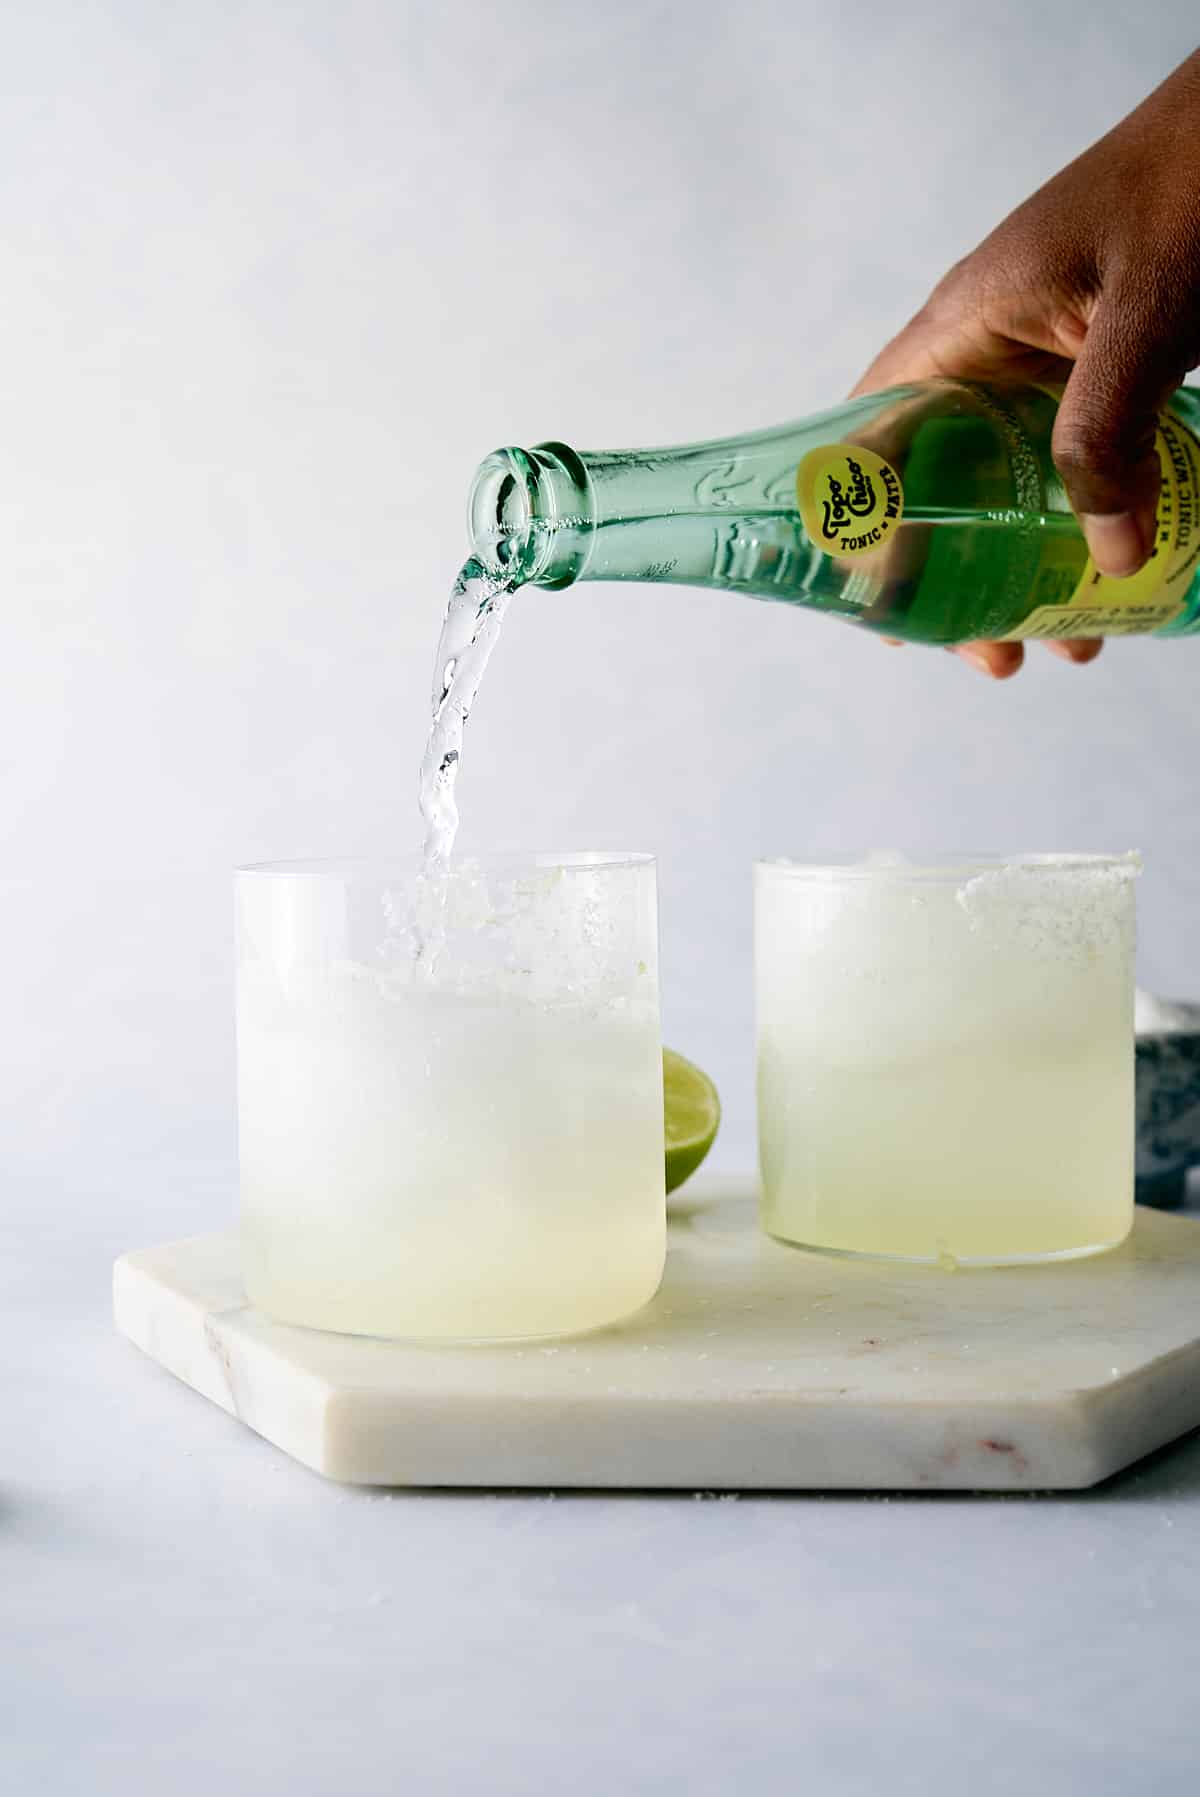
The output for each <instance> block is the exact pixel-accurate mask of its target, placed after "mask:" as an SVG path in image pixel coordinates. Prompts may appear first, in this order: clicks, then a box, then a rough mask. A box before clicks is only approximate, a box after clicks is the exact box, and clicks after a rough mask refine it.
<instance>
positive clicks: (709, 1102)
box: [663, 1048, 721, 1192]
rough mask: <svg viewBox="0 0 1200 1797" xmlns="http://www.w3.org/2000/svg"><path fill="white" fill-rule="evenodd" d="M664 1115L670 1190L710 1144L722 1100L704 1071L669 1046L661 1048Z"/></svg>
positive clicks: (681, 1181) (718, 1117)
mask: <svg viewBox="0 0 1200 1797" xmlns="http://www.w3.org/2000/svg"><path fill="white" fill-rule="evenodd" d="M663 1117H664V1122H665V1126H666V1127H665V1134H666V1143H667V1190H668V1192H673V1191H674V1190H675V1188H676V1186H681V1185H682V1184H683V1182H684V1180H685V1179H687V1178H688V1177H689V1176H690V1175H691V1174H693V1173H694V1172H695V1171H696V1168H697V1167H698V1166H699V1165H700V1162H701V1161H702V1160H703V1159H704V1157H705V1155H706V1154H707V1153H708V1151H709V1149H710V1148H711V1147H712V1145H713V1141H714V1139H715V1137H716V1133H717V1126H718V1124H719V1123H720V1121H721V1100H720V1099H719V1098H718V1097H717V1088H716V1087H715V1086H714V1085H713V1083H712V1081H711V1080H710V1079H709V1077H708V1075H707V1073H701V1071H700V1069H699V1067H693V1065H692V1063H691V1062H690V1061H685V1060H684V1058H683V1056H682V1055H681V1054H675V1053H674V1052H673V1050H671V1049H669V1048H664V1049H663Z"/></svg>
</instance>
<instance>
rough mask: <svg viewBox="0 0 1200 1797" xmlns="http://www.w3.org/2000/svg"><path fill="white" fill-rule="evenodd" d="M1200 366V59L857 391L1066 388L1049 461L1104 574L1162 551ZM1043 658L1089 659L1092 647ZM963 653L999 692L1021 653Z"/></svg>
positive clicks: (945, 289)
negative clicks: (1164, 493)
mask: <svg viewBox="0 0 1200 1797" xmlns="http://www.w3.org/2000/svg"><path fill="white" fill-rule="evenodd" d="M1198 363H1200V51H1197V52H1196V53H1195V54H1194V55H1192V56H1190V57H1189V58H1188V60H1187V61H1186V62H1185V63H1182V64H1181V65H1180V67H1179V68H1178V69H1176V71H1175V73H1174V74H1173V75H1171V76H1169V77H1168V78H1167V80H1166V81H1164V82H1163V84H1162V86H1161V87H1158V88H1156V89H1155V91H1154V92H1153V93H1152V94H1151V95H1150V97H1149V98H1148V99H1147V100H1144V101H1143V102H1142V104H1141V105H1140V106H1139V107H1138V108H1137V109H1136V111H1134V112H1131V113H1130V114H1129V116H1128V118H1125V119H1123V120H1122V121H1121V123H1120V124H1119V125H1117V126H1116V127H1115V129H1114V130H1112V131H1110V132H1109V133H1108V135H1107V136H1106V137H1102V138H1101V139H1100V141H1099V143H1096V144H1093V145H1092V147H1091V149H1090V150H1085V151H1084V153H1083V155H1082V156H1079V157H1077V158H1076V160H1075V161H1074V162H1072V163H1069V164H1068V166H1067V167H1066V168H1065V169H1063V170H1062V172H1061V173H1060V174H1057V175H1055V176H1054V178H1053V180H1051V181H1048V182H1047V183H1046V185H1045V186H1044V187H1042V188H1039V189H1038V191H1037V193H1035V194H1034V195H1033V196H1032V197H1031V198H1030V199H1028V200H1026V201H1025V202H1024V204H1023V205H1021V206H1018V207H1017V209H1016V211H1015V212H1012V213H1010V214H1009V216H1008V217H1007V218H1006V219H1005V220H1004V221H1003V223H1002V224H1000V225H998V226H997V227H996V229H995V230H994V231H993V232H992V233H991V235H990V236H989V237H986V238H985V239H984V240H983V242H982V243H981V244H980V245H979V247H978V249H975V250H972V251H971V253H970V255H969V256H966V257H965V258H964V259H963V261H961V262H957V263H955V265H954V267H953V268H952V269H951V270H950V271H949V273H948V274H947V275H946V276H945V277H944V278H943V279H942V280H941V281H939V283H938V285H937V286H936V287H935V288H934V290H933V292H932V293H931V294H930V296H929V298H928V299H927V300H926V302H925V304H924V305H923V306H922V307H921V310H920V311H919V312H918V313H917V315H916V317H915V318H913V319H912V320H911V321H910V322H909V323H908V324H907V325H906V326H905V327H904V329H903V330H902V331H901V332H900V334H899V336H897V337H894V338H893V339H892V341H891V342H890V343H889V344H888V345H887V346H886V348H884V349H883V350H882V351H881V352H880V354H879V355H878V356H877V357H876V358H875V360H874V362H872V364H871V366H870V368H868V369H867V372H866V373H865V374H864V376H863V378H862V380H861V381H860V382H859V383H858V386H857V387H856V388H855V392H856V393H870V392H873V391H874V390H876V389H878V388H882V387H896V386H900V385H902V384H903V383H905V382H907V381H918V380H926V379H928V378H930V377H931V376H934V375H949V376H955V377H958V378H962V379H966V380H989V379H1001V378H1003V379H1008V380H1028V381H1058V382H1062V383H1064V384H1065V391H1064V393H1063V398H1062V404H1061V406H1060V407H1059V412H1058V420H1057V422H1056V424H1055V427H1054V442H1053V450H1054V460H1055V464H1056V465H1057V467H1058V471H1059V473H1060V474H1061V476H1062V479H1063V484H1064V486H1065V487H1066V490H1067V494H1068V496H1069V498H1070V501H1071V504H1072V506H1073V507H1074V509H1075V513H1076V516H1077V517H1078V519H1079V522H1080V524H1081V525H1082V527H1083V530H1084V533H1085V535H1086V537H1087V541H1088V547H1089V549H1090V551H1091V555H1092V559H1093V561H1094V562H1095V564H1096V566H1097V568H1099V570H1100V572H1101V573H1102V574H1111V575H1116V576H1123V575H1127V574H1134V573H1136V572H1137V570H1138V569H1139V568H1140V567H1141V566H1142V564H1143V563H1144V562H1145V561H1146V559H1147V557H1148V555H1149V553H1150V550H1151V547H1152V545H1153V541H1154V515H1155V505H1156V501H1157V497H1158V489H1159V469H1158V460H1157V457H1156V455H1155V450H1154V430H1155V418H1156V414H1157V413H1158V412H1159V411H1160V410H1161V409H1162V407H1163V406H1164V405H1165V404H1166V401H1167V399H1168V398H1169V396H1170V395H1171V393H1172V392H1173V391H1174V390H1175V388H1176V387H1179V386H1181V385H1182V384H1183V380H1184V377H1185V375H1186V374H1187V373H1188V371H1189V370H1190V369H1192V368H1195V367H1196V366H1197V364H1198ZM1047 647H1048V648H1049V649H1050V650H1051V651H1052V653H1054V654H1055V655H1059V656H1061V657H1062V658H1063V659H1064V660H1066V661H1073V662H1087V661H1094V660H1095V658H1096V656H1097V655H1099V653H1100V649H1101V647H1102V644H1101V642H1100V641H1098V640H1095V639H1087V640H1081V641H1077V642H1054V643H1049V644H1047ZM957 653H958V654H959V655H961V656H963V657H964V658H965V659H966V660H967V661H969V662H971V663H972V665H973V666H975V667H978V668H980V669H981V670H982V671H983V672H984V673H986V674H990V675H992V676H993V677H994V678H996V679H998V680H1004V679H1007V678H1008V676H1009V675H1011V674H1015V673H1016V672H1017V670H1018V669H1019V668H1020V666H1021V664H1022V661H1023V660H1024V656H1025V649H1024V644H1022V643H1019V642H1017V643H966V644H963V645H962V646H961V647H960V648H959V649H958V650H957Z"/></svg>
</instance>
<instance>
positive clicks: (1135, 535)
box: [1079, 512, 1146, 580]
mask: <svg viewBox="0 0 1200 1797" xmlns="http://www.w3.org/2000/svg"><path fill="white" fill-rule="evenodd" d="M1079 522H1080V523H1081V524H1082V525H1083V534H1084V536H1085V537H1086V538H1087V546H1088V549H1089V550H1090V551H1091V556H1092V560H1093V561H1094V562H1095V564H1096V566H1097V568H1099V570H1100V572H1101V574H1111V575H1112V576H1113V577H1114V578H1115V579H1117V580H1123V579H1124V578H1125V576H1126V575H1127V574H1136V573H1137V571H1138V569H1139V568H1140V567H1141V565H1142V563H1143V562H1144V561H1145V559H1146V551H1145V548H1144V547H1143V544H1142V533H1141V531H1140V530H1139V528H1138V521H1137V519H1136V518H1135V517H1134V515H1133V513H1132V512H1085V513H1084V514H1083V516H1082V517H1081V518H1080V520H1079Z"/></svg>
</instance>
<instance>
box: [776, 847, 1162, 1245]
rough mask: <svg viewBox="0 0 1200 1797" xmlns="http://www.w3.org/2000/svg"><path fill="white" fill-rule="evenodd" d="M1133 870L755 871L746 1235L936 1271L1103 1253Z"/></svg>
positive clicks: (973, 865) (1125, 1196) (1117, 1115)
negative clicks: (754, 1088)
mask: <svg viewBox="0 0 1200 1797" xmlns="http://www.w3.org/2000/svg"><path fill="white" fill-rule="evenodd" d="M1140 865H1141V864H1140V861H1139V859H1138V857H1137V856H1135V855H1126V856H1114V857H1106V856H1085V855H1068V856H1022V857H1018V858H1015V859H1008V860H1005V859H994V860H989V859H971V860H965V861H961V862H953V863H947V864H942V865H937V866H930V867H920V866H910V865H907V864H902V863H901V864H895V863H890V862H886V863H873V862H866V863H862V864H857V865H853V864H851V865H843V866H826V867H819V866H806V865H803V864H800V863H797V862H791V861H764V862H760V863H759V864H758V866H757V868H756V870H755V961H756V986H757V1010H758V1130H759V1159H760V1168H761V1180H762V1220H763V1225H764V1227H765V1229H766V1230H767V1231H768V1232H769V1233H770V1234H771V1235H773V1236H777V1237H780V1238H781V1239H783V1240H785V1241H789V1242H795V1243H798V1244H800V1245H802V1246H804V1247H807V1248H815V1249H822V1250H826V1251H829V1252H841V1253H847V1254H867V1255H876V1256H888V1257H894V1258H897V1259H902V1260H915V1261H933V1262H940V1263H941V1264H943V1265H959V1264H962V1265H971V1264H982V1265H997V1264H1004V1263H1007V1262H1024V1261H1040V1260H1054V1259H1061V1258H1068V1257H1074V1256H1077V1255H1084V1254H1095V1253H1099V1252H1101V1251H1102V1250H1104V1249H1106V1248H1111V1247H1114V1246H1115V1245H1116V1244H1117V1243H1118V1242H1120V1241H1121V1240H1122V1239H1123V1238H1124V1237H1125V1235H1126V1234H1127V1233H1128V1231H1129V1229H1130V1226H1131V1224H1132V1221H1133V1150H1134V1143H1133V1116H1134V1112H1133V1071H1134V1040H1133V952H1134V889H1135V880H1136V876H1137V874H1138V872H1139V870H1140Z"/></svg>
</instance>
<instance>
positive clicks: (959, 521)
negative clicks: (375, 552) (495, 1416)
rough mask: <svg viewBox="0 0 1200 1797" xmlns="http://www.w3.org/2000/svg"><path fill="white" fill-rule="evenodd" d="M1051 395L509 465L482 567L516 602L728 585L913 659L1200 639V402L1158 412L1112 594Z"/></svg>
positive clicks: (928, 398)
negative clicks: (1023, 641) (1090, 543)
mask: <svg viewBox="0 0 1200 1797" xmlns="http://www.w3.org/2000/svg"><path fill="white" fill-rule="evenodd" d="M1056 408H1057V397H1056V395H1055V394H1054V393H1053V392H1051V391H1050V390H1048V389H1042V388H1039V387H1028V386H1020V387H1018V386H998V385H991V384H987V385H984V384H982V383H977V382H973V381H953V380H934V381H923V382H920V383H917V384H915V385H912V386H908V387H894V388H892V389H890V390H889V391H887V392H885V393H874V394H870V395H868V396H866V397H864V398H860V399H853V400H850V401H849V402H848V403H847V404H845V405H842V406H838V407H837V408H836V409H835V410H833V411H830V412H824V413H822V414H820V416H818V417H814V418H810V419H805V420H803V421H802V422H801V423H799V424H789V425H783V426H781V427H780V428H778V429H776V430H766V431H756V432H754V433H753V434H751V435H749V436H744V437H727V438H723V439H720V440H719V441H716V442H712V443H696V444H690V445H687V446H685V447H683V448H678V449H649V450H613V451H601V452H597V453H587V454H581V453H579V452H577V451H576V450H573V449H570V448H568V447H567V445H566V444H563V443H543V444H540V445H538V447H537V448H536V449H532V450H522V449H502V450H497V451H496V453H495V454H494V455H490V456H489V457H488V458H487V460H486V461H485V462H484V463H483V465H482V466H481V467H480V469H479V471H478V473H477V474H476V477H475V481H474V485H473V488H472V492H471V501H470V530H471V540H472V554H473V556H474V557H475V558H476V560H477V561H478V562H479V563H480V564H482V568H483V569H484V570H486V571H487V572H488V574H489V575H492V576H495V577H502V578H503V579H504V582H505V585H506V586H519V585H525V584H528V583H531V582H532V583H536V584H537V585H540V586H549V587H562V586H568V585H570V584H571V583H572V582H574V581H576V580H649V581H672V582H677V583H682V584H684V585H689V586H705V587H728V588H729V589H731V590H732V591H734V592H745V593H753V594H755V595H757V596H758V597H759V598H763V599H777V600H782V601H783V602H784V603H785V604H788V605H801V606H805V607H807V608H808V609H810V610H812V611H819V612H829V613H832V614H833V615H834V616H836V617H841V618H846V619H849V620H851V621H852V622H854V623H857V624H862V625H865V626H866V627H867V628H868V629H871V630H877V631H880V632H882V633H883V634H885V635H888V636H897V637H904V638H907V639H908V640H909V641H911V642H918V643H942V644H945V643H960V642H967V641H970V640H971V639H973V638H980V637H989V638H1006V637H1009V638H1016V637H1026V636H1055V637H1081V636H1109V635H1120V634H1129V633H1133V632H1141V631H1157V632H1159V633H1161V634H1164V635H1166V634H1173V635H1175V634H1180V633H1184V632H1189V631H1193V630H1197V629H1200V442H1198V441H1197V436H1198V434H1200V390H1192V389H1190V388H1182V389H1180V391H1179V392H1178V393H1176V394H1175V396H1174V398H1173V399H1172V401H1171V404H1170V407H1169V409H1168V410H1167V411H1166V412H1165V413H1164V414H1163V415H1162V418H1161V420H1160V428H1159V432H1158V453H1159V458H1160V463H1161V467H1162V489H1161V495H1160V500H1159V512H1158V531H1157V538H1156V543H1155V549H1154V554H1153V555H1152V557H1151V559H1150V561H1149V563H1148V564H1147V566H1146V567H1145V568H1144V569H1142V570H1141V572H1140V573H1138V574H1135V575H1133V576H1132V577H1131V578H1129V579H1128V580H1112V579H1107V578H1104V577H1102V576H1100V575H1098V574H1097V573H1096V571H1095V569H1094V568H1093V566H1092V564H1091V562H1090V560H1089V558H1088V553H1087V547H1086V544H1085V542H1084V539H1083V535H1082V533H1081V531H1080V529H1079V526H1078V525H1077V523H1076V522H1075V518H1074V516H1073V514H1072V512H1071V508H1070V505H1069V504H1068V502H1067V497H1066V493H1065V492H1064V490H1063V486H1062V482H1061V481H1060V479H1059V477H1058V474H1057V472H1056V470H1055V467H1054V463H1053V460H1052V459H1051V454H1050V437H1051V431H1052V429H1053V425H1054V416H1055V411H1056Z"/></svg>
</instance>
